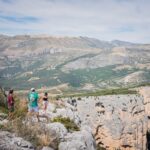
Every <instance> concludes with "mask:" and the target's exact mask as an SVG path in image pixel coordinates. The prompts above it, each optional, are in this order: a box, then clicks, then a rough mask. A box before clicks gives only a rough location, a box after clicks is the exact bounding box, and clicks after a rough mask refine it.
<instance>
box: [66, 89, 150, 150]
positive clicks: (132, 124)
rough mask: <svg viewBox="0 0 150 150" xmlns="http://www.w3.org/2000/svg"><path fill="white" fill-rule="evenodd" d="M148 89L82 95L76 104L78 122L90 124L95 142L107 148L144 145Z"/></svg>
mask: <svg viewBox="0 0 150 150" xmlns="http://www.w3.org/2000/svg"><path fill="white" fill-rule="evenodd" d="M149 90H150V88H148V87H147V88H141V89H140V94H135V95H113V96H112V95H111V96H100V97H84V98H81V100H78V101H77V104H76V106H75V108H76V109H77V112H78V117H79V119H80V120H81V124H80V126H81V127H82V126H84V125H88V126H89V127H91V129H92V130H93V134H94V135H95V140H96V143H97V144H98V145H100V146H101V147H104V148H106V149H110V150H111V149H121V150H122V149H126V148H128V149H130V150H135V149H146V146H147V132H148V130H149V129H150V123H149V119H148V118H149V114H150V112H149V110H150V102H149V101H150V96H149V92H148V91H149ZM75 99H76V100H77V99H78V98H75ZM67 100H68V99H65V101H67ZM72 106H73V104H72Z"/></svg>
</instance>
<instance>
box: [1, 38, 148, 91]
mask: <svg viewBox="0 0 150 150" xmlns="http://www.w3.org/2000/svg"><path fill="white" fill-rule="evenodd" d="M149 82H150V44H139V43H138V44H135V43H129V42H124V41H119V40H115V41H111V42H107V41H100V40H98V39H93V38H88V37H52V36H40V35H39V36H32V35H18V36H6V35H0V84H1V85H2V86H4V87H6V88H8V87H13V88H16V89H28V88H29V87H33V86H34V87H36V88H41V87H43V86H46V87H53V86H59V85H66V87H71V88H73V89H78V90H81V89H82V90H94V89H99V88H101V89H102V88H108V87H126V86H131V85H132V86H133V85H139V84H142V83H149Z"/></svg>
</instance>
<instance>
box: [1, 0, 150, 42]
mask: <svg viewBox="0 0 150 150" xmlns="http://www.w3.org/2000/svg"><path fill="white" fill-rule="evenodd" d="M149 7H150V1H149V0H86V1H85V0H9V1H8V0H7V3H6V2H4V1H3V0H0V32H1V33H6V34H32V33H34V34H35V33H37V34H43V33H44V34H45V33H46V34H50V35H68V36H89V37H94V38H98V39H101V40H113V39H120V40H126V41H132V42H145V43H146V42H150V39H149V34H150V26H149V25H150V12H149ZM2 16H4V17H2ZM6 16H10V17H12V18H11V19H10V18H9V17H8V18H7V19H5V17H6ZM15 17H17V19H20V18H24V17H26V18H29V17H33V18H36V19H37V21H32V19H31V20H28V19H26V20H25V21H24V22H23V23H21V22H15V21H12V19H14V18H15Z"/></svg>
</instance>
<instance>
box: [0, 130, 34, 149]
mask: <svg viewBox="0 0 150 150" xmlns="http://www.w3.org/2000/svg"><path fill="white" fill-rule="evenodd" d="M0 150H34V147H33V145H32V144H31V143H30V142H28V141H26V140H24V139H23V138H21V137H17V136H15V135H14V134H12V133H10V132H7V131H1V132H0Z"/></svg>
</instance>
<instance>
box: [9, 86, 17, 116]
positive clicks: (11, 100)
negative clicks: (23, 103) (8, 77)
mask: <svg viewBox="0 0 150 150" xmlns="http://www.w3.org/2000/svg"><path fill="white" fill-rule="evenodd" d="M13 93H14V91H13V90H12V89H11V90H9V93H8V96H7V103H8V110H9V112H10V114H11V113H12V112H14V103H15V101H14V95H13Z"/></svg>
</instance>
